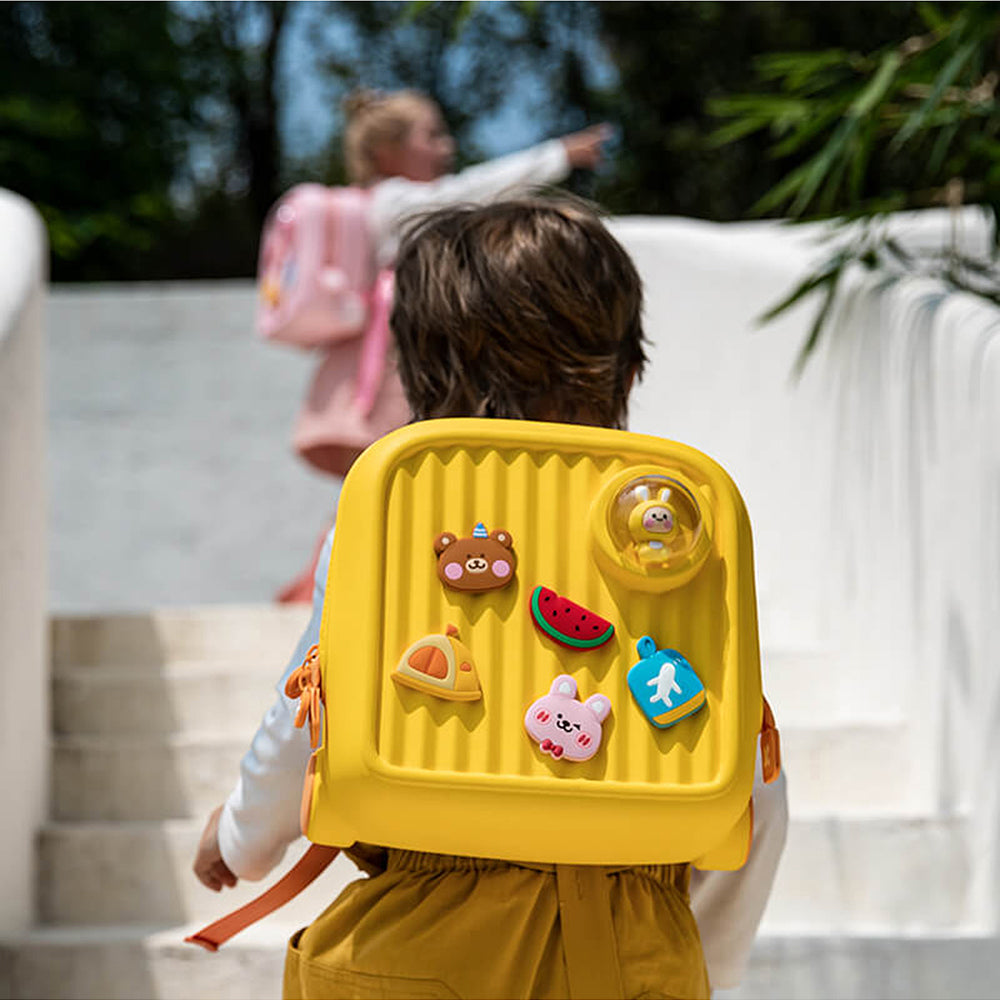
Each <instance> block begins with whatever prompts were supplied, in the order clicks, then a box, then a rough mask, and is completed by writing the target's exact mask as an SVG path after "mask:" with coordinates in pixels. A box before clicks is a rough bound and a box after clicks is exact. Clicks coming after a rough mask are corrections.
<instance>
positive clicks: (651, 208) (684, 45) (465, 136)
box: [0, 0, 1000, 281]
mask: <svg viewBox="0 0 1000 1000" xmlns="http://www.w3.org/2000/svg"><path fill="white" fill-rule="evenodd" d="M997 6H998V5H996V4H941V5H938V6H937V7H931V6H930V5H927V4H914V3H784V2H774V3H711V2H709V3H632V2H618V3H600V2H579V3H524V2H522V3H516V2H510V3H507V2H496V3H480V4H468V3H407V2H383V3H369V2H359V3H340V2H314V3H303V2H298V3H286V2H275V3H265V2H253V0H245V2H233V3H192V2H176V3H131V2H121V3H62V2H48V3H40V2H12V3H4V4H0V186H3V187H7V188H10V189H12V190H14V191H17V192H18V193H20V194H22V195H24V196H25V197H27V198H29V199H30V200H32V201H33V202H34V203H35V204H36V205H37V206H38V208H39V209H40V211H41V212H42V214H43V216H44V217H45V220H46V222H47V224H48V227H49V233H50V240H51V245H52V276H53V278H54V279H55V280H57V281H79V280H131V279H173V278H220V277H236V276H241V277H242V276H249V275H251V274H252V273H253V271H254V263H255V256H256V244H257V237H258V234H259V231H260V226H261V222H262V220H263V217H264V215H265V213H266V211H267V209H268V207H269V205H270V204H271V203H272V202H273V201H274V199H275V198H276V197H277V196H278V195H279V194H280V193H281V192H282V191H283V190H285V189H286V188H287V187H289V186H290V185H291V184H293V183H296V182H298V181H301V180H321V181H325V182H327V183H337V182H340V181H342V180H343V168H342V161H341V156H340V116H339V110H338V109H339V101H340V99H341V97H342V96H343V95H344V94H345V93H346V92H347V91H349V90H350V89H351V88H353V87H354V86H357V85H358V84H364V85H366V86H373V87H381V88H386V89H389V88H394V87H399V86H412V87H416V88H419V89H421V90H424V91H426V92H427V93H429V94H431V95H432V96H433V97H434V98H435V99H436V100H437V101H438V102H439V103H440V105H441V106H442V108H443V110H444V112H445V115H446V118H447V120H448V122H449V124H450V125H451V127H452V129H453V130H454V133H455V136H456V139H457V141H458V146H459V162H460V165H461V164H464V163H469V162H473V161H475V160H477V159H481V158H483V157H484V156H487V155H496V154H498V153H502V152H507V151H511V150H512V149H514V148H518V147H519V146H524V145H527V144H529V143H531V142H535V141H538V140H540V139H543V138H546V137H548V136H552V135H557V134H560V133H563V132H565V131H568V130H570V129H575V128H578V127H581V126H583V125H585V124H587V123H590V122H594V121H601V120H607V121H610V122H612V123H614V124H615V125H616V126H618V130H619V137H618V140H617V142H616V143H615V144H614V148H613V150H612V154H613V155H612V160H611V162H610V163H609V164H608V167H607V169H605V170H603V171H602V172H601V173H599V174H598V175H597V176H596V177H590V178H587V177H578V178H574V179H572V180H571V182H570V183H571V186H575V187H576V188H577V190H579V191H581V192H582V193H584V194H586V195H588V196H590V197H593V198H596V199H597V200H599V201H601V202H602V203H603V204H605V205H606V206H607V207H608V208H609V209H611V210H612V211H614V212H618V213H643V214H666V215H687V216H695V217H700V218H705V219H715V220H732V219H738V218H744V217H747V216H748V215H750V214H752V213H753V212H754V211H755V210H756V211H757V212H758V214H764V215H776V214H788V212H789V210H790V209H791V210H793V213H792V214H796V213H797V214H800V215H809V214H813V215H823V214H826V215H830V214H842V213H851V212H854V211H856V210H857V208H858V206H859V205H862V204H863V203H868V204H870V205H871V206H875V207H877V206H878V205H881V204H888V202H886V201H885V198H886V197H887V195H886V192H887V191H888V192H889V193H890V194H891V192H892V191H895V190H897V189H899V190H902V191H910V190H916V189H917V187H918V186H921V185H922V187H921V190H924V191H925V193H926V188H927V185H926V184H923V182H922V180H921V178H920V177H918V176H917V173H918V171H916V170H915V168H914V166H912V164H911V166H910V167H906V166H905V164H906V162H907V161H906V158H905V157H904V158H903V159H899V158H897V159H895V160H893V159H892V158H891V157H881V156H880V155H879V147H878V143H879V142H880V141H882V136H881V135H880V134H877V130H876V132H873V133H871V134H870V135H869V131H867V130H862V132H861V133H859V134H861V135H863V136H868V138H867V139H866V146H865V149H866V150H867V152H866V154H865V160H864V162H863V163H861V164H859V165H858V166H855V167H854V168H851V167H850V164H847V165H846V166H845V167H844V168H843V169H844V173H842V175H841V177H842V179H843V178H847V180H846V181H843V183H841V182H840V181H838V183H837V184H836V185H833V186H830V185H827V184H820V186H819V187H818V188H817V190H816V191H815V192H814V194H815V195H816V197H815V198H805V199H804V200H803V197H804V196H803V194H802V191H803V188H802V186H801V184H800V186H799V187H798V188H794V187H793V188H789V187H787V186H786V188H785V190H784V196H782V195H781V188H780V185H781V183H782V182H783V181H784V182H786V185H787V180H786V179H787V178H789V177H790V176H799V177H800V180H801V178H802V176H803V170H805V171H806V172H808V170H810V169H812V174H809V176H813V175H814V174H815V173H816V172H817V168H816V167H815V160H816V156H817V149H820V150H822V149H823V148H825V147H826V145H827V144H828V143H829V141H830V140H831V138H833V137H835V134H836V132H837V126H838V124H839V123H840V122H841V121H844V120H847V119H849V118H850V114H848V113H847V112H846V111H845V108H848V109H849V108H851V107H855V106H856V105H854V104H852V103H851V102H852V101H853V100H854V99H855V98H856V97H857V95H858V93H860V92H861V91H863V90H864V88H865V87H867V86H868V85H869V84H870V83H871V80H872V79H873V78H874V76H876V75H877V74H878V72H879V70H880V69H883V68H884V63H883V62H882V57H881V56H879V55H878V54H879V53H883V54H884V53H886V52H897V53H898V52H899V51H900V46H902V45H905V44H906V42H907V40H908V39H911V38H915V37H923V38H927V37H931V38H933V39H935V40H942V39H945V40H947V39H948V38H951V40H952V43H953V44H951V43H949V44H948V45H945V44H943V43H942V48H941V49H940V51H941V52H943V53H944V54H943V56H942V57H941V59H940V60H939V61H938V62H937V63H935V67H936V69H934V72H931V70H930V69H928V70H927V73H926V74H925V75H929V76H928V79H929V82H925V81H924V80H923V78H921V79H915V78H913V77H912V76H911V77H905V78H904V77H899V83H900V87H899V89H898V90H895V91H890V92H889V96H890V97H891V96H892V95H893V94H896V95H897V96H898V95H899V94H901V93H904V91H905V87H907V86H909V87H911V88H914V87H915V88H916V90H912V89H911V91H910V92H909V93H910V95H911V97H913V100H914V101H915V102H916V103H915V104H914V107H913V110H914V111H917V110H919V109H920V108H921V107H923V106H924V105H925V104H926V103H927V101H928V99H929V98H930V97H932V96H933V91H934V88H935V86H936V83H935V81H936V80H937V79H938V75H940V74H939V73H938V71H939V70H941V69H942V67H944V68H946V69H947V74H945V76H946V77H947V79H945V80H944V82H943V83H942V84H941V87H942V90H941V92H940V93H939V94H937V101H938V102H939V103H940V101H941V100H942V99H946V98H947V96H948V93H950V91H948V90H947V88H948V87H951V88H952V90H954V89H955V87H958V86H960V85H964V84H963V81H965V80H966V79H968V80H970V81H973V83H974V82H975V80H979V79H981V78H982V77H983V76H984V74H986V73H988V71H989V70H990V67H988V66H985V65H984V63H983V59H984V58H987V59H988V57H989V56H990V54H991V55H992V59H993V60H994V61H995V59H996V38H995V35H994V36H992V37H989V38H986V36H985V35H983V32H984V31H988V30H992V29H990V28H989V27H988V25H987V21H989V18H988V17H986V15H985V14H984V15H983V16H982V17H980V19H979V21H977V22H976V23H975V24H973V25H972V27H971V28H970V27H969V26H968V25H967V26H966V29H963V30H965V31H966V34H964V35H960V36H955V35H953V33H951V32H950V29H949V30H945V28H944V27H942V25H948V24H951V23H952V22H953V21H954V20H955V18H956V17H957V16H958V15H959V14H960V13H961V12H962V11H965V10H973V11H979V12H983V11H985V12H986V13H987V14H989V15H990V16H993V17H995V15H996V13H997ZM935 18H936V19H937V25H938V26H937V27H935V26H934V19H935ZM989 23H990V24H992V22H989ZM970 31H978V32H979V34H978V35H975V37H976V38H979V40H980V43H979V45H978V48H976V50H975V53H973V55H974V56H975V59H973V57H972V56H970V54H969V41H970V38H972V37H973V35H970V34H969V32H970ZM929 48H931V49H932V48H934V46H933V45H931V46H929ZM829 50H834V51H835V52H837V53H839V54H840V55H839V61H838V59H834V60H833V63H835V64H836V66H837V67H839V72H840V76H838V77H836V79H833V80H832V81H831V77H830V67H831V65H832V63H831V61H830V59H827V61H826V62H824V61H823V60H822V59H820V60H819V61H818V62H816V61H815V60H814V63H815V66H814V73H813V75H812V76H810V75H809V74H808V73H806V72H805V70H804V69H803V66H804V64H803V63H801V62H800V63H798V64H796V63H795V62H794V60H793V61H792V63H788V62H787V61H786V62H785V63H781V62H780V61H779V62H778V63H775V61H774V59H773V56H774V54H775V53H788V52H795V53H798V54H799V55H798V58H799V59H800V60H801V59H803V58H804V57H805V54H808V53H819V52H824V51H829ZM921 51H923V50H921ZM956 51H958V52H961V53H965V55H964V56H963V57H962V59H959V57H958V56H955V55H954V53H955V52H956ZM873 53H874V55H872V54H873ZM984 53H985V54H986V55H984ZM865 59H868V60H869V62H867V63H865V62H864V60H865ZM769 60H770V61H769ZM963 60H964V61H963ZM970 60H971V61H970ZM977 60H978V61H977ZM904 62H905V60H904ZM912 65H913V61H912V60H911V61H910V63H909V66H911V67H912ZM796 67H798V68H796ZM918 69H919V66H918ZM935 74H938V75H935ZM977 74H978V75H977ZM904 75H905V74H904ZM970 85H971V84H970ZM921 86H922V87H924V89H923V90H922V91H921V90H920V89H919V88H920V87H921ZM824 87H825V88H826V89H825V90H824ZM852 88H853V89H852ZM782 94H784V95H785V97H790V98H793V99H794V103H789V102H787V101H786V103H785V104H784V105H781V104H780V102H779V103H777V104H776V103H774V101H773V100H772V102H771V103H770V104H767V103H761V100H762V99H764V98H768V97H771V98H773V97H774V95H779V96H780V95H782ZM831 94H834V97H833V103H830V99H831ZM741 95H742V97H743V99H744V103H743V104H740V102H739V100H740V97H741ZM748 95H749V103H747V102H746V99H747V97H748ZM852 95H853V97H852ZM914 95H915V96H914ZM754 96H755V97H756V99H757V103H756V104H754V103H753V101H754ZM822 100H826V101H827V103H826V104H825V105H822V104H821V103H820V102H821V101H822ZM838 101H839V103H838ZM845 101H846V104H845V103H844V102H845ZM813 102H816V103H813ZM954 103H955V102H954V101H952V104H953V105H954ZM988 103H989V106H990V109H992V107H993V100H992V91H990V93H989V95H988ZM897 106H898V102H897ZM935 107H936V105H935ZM862 110H863V111H864V112H865V113H866V114H867V112H868V110H870V109H869V108H868V107H864V108H862ZM890 110H891V108H890ZM931 110H932V111H934V108H932V109H931ZM924 112H925V113H924V118H925V119H926V118H927V117H928V114H929V113H928V112H927V109H926V108H924ZM977 113H978V112H977ZM945 124H947V123H945ZM952 124H953V122H952ZM918 126H919V128H918V130H917V131H918V132H920V133H921V134H923V131H925V130H926V129H927V128H928V127H931V126H933V127H934V128H937V129H939V133H938V134H940V128H941V127H942V125H941V124H940V123H936V122H930V123H929V122H927V121H922V122H918ZM899 127H900V126H899V123H898V121H897V127H896V132H898V130H899ZM963 127H964V126H963V125H961V124H960V125H958V126H957V131H958V132H959V133H961V129H962V128H963ZM972 127H974V128H978V129H979V130H980V131H982V129H983V128H984V126H983V122H982V121H978V122H976V121H973V122H972ZM961 134H965V133H961ZM790 137H793V138H794V140H795V141H789V138H790ZM848 138H849V139H851V140H852V141H854V138H856V137H852V136H849V137H848ZM910 138H912V137H910ZM891 139H892V135H887V136H886V137H885V142H886V144H887V145H888V143H889V142H890V141H891ZM953 141H954V135H952V137H951V139H949V140H947V141H945V142H944V145H945V152H946V150H947V149H948V148H951V145H950V143H953ZM990 141H992V138H990ZM782 143H783V145H782ZM939 144H940V141H939ZM851 148H854V147H851ZM998 148H1000V147H998ZM904 152H908V151H907V150H904ZM945 152H941V154H940V163H939V164H938V166H939V168H940V170H939V172H941V171H944V172H945V173H947V171H948V170H949V169H951V167H952V166H953V165H952V164H949V162H948V158H947V156H946V155H945ZM914 153H915V156H913V157H911V161H912V163H917V161H918V160H922V161H923V162H924V163H926V160H927V159H928V158H929V155H930V154H929V153H928V152H927V151H925V150H922V149H920V148H917V149H915V150H914ZM931 153H933V148H932V149H931ZM980 153H981V150H980ZM852 155H853V154H852ZM900 163H903V164H904V166H903V167H901V166H900ZM810 164H812V165H813V166H812V167H810ZM827 165H828V166H830V165H831V164H827ZM832 166H833V167H836V166H837V162H835V161H834V162H832ZM796 171H798V172H799V173H798V174H796ZM821 180H822V178H821ZM932 186H933V185H932ZM776 190H777V191H778V196H775V194H774V192H775V191H776ZM769 192H771V194H770V196H768V193H769ZM766 196H767V197H766ZM879 199H882V200H881V201H880V200H879ZM890 201H891V204H892V207H897V208H898V207H906V199H905V198H904V199H903V200H902V202H901V201H900V200H899V199H898V198H897V199H895V200H894V201H893V200H891V199H890Z"/></svg>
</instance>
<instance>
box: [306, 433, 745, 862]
mask: <svg viewBox="0 0 1000 1000" xmlns="http://www.w3.org/2000/svg"><path fill="white" fill-rule="evenodd" d="M654 472H656V473H666V474H668V475H674V476H676V477H678V478H679V479H680V480H682V481H683V482H684V483H687V484H690V486H691V490H692V492H693V494H694V495H696V496H697V498H698V501H699V503H700V504H701V505H702V506H703V508H704V510H705V511H706V513H707V514H708V515H709V522H708V523H709V524H710V527H711V544H710V546H709V548H708V550H707V553H706V555H705V557H704V563H703V564H702V565H701V567H700V568H699V569H698V570H697V572H696V573H694V575H692V576H690V578H687V579H686V580H685V581H684V582H682V583H681V584H680V585H678V586H675V587H673V588H672V589H667V590H662V591H655V590H650V589H649V588H648V587H646V586H645V585H642V586H638V587H634V586H630V584H629V580H628V577H627V574H626V575H624V576H623V575H622V574H621V573H614V572H610V571H609V570H608V567H607V566H605V565H603V564H602V562H601V560H600V559H599V558H598V554H597V544H596V541H595V537H596V536H595V530H594V525H595V524H599V523H600V518H601V517H602V516H603V513H602V511H603V506H602V505H603V504H604V502H605V500H604V498H605V497H606V496H607V490H608V484H609V483H610V484H612V485H613V484H616V483H619V482H625V481H627V480H629V478H630V477H632V476H635V475H646V474H651V473H654ZM595 512H596V513H595ZM595 518H596V519H597V520H595ZM478 522H483V523H484V524H485V525H486V526H487V527H488V529H489V530H494V529H500V528H502V529H504V530H505V531H507V532H509V533H510V535H511V536H512V537H513V545H514V550H515V552H516V554H517V568H516V576H515V579H514V581H513V583H511V584H510V585H509V586H507V587H504V588H502V589H497V590H490V591H487V592H483V593H460V592H456V591H455V590H451V589H448V588H446V587H444V586H443V585H442V582H441V580H440V579H439V578H438V576H437V556H436V555H435V552H434V547H433V545H434V540H435V538H436V536H438V535H439V534H440V533H441V532H445V531H448V532H453V533H456V534H458V535H461V536H464V535H467V534H470V533H471V529H472V527H473V526H474V525H476V524H477V523H478ZM538 586H544V587H548V588H551V589H552V590H554V591H556V592H557V593H558V594H560V595H565V596H567V597H569V598H571V599H572V600H573V601H574V602H578V603H579V604H580V605H582V606H584V607H585V608H587V609H589V610H591V611H592V612H594V613H595V614H596V615H599V616H601V617H602V618H603V619H606V620H607V621H610V622H612V623H613V624H614V626H615V634H614V636H613V637H612V639H611V641H609V642H606V643H604V644H603V645H601V646H599V647H597V648H584V649H579V648H577V649H574V648H570V647H568V646H566V645H563V644H562V643H560V642H556V641H553V640H552V638H551V637H549V636H548V635H545V634H543V633H542V632H541V631H539V629H538V628H537V627H536V626H535V624H534V622H533V621H532V615H531V612H530V609H529V603H530V597H531V594H532V592H533V590H534V589H535V588H536V587H538ZM448 625H453V626H455V627H456V628H457V629H458V632H459V634H460V636H461V642H462V643H463V644H464V646H465V647H468V650H469V651H471V655H472V657H473V659H474V662H475V671H476V672H477V674H478V679H479V681H480V683H481V687H482V697H481V699H479V700H475V701H457V700H447V701H446V700H443V699H441V698H438V697H434V696H432V695H429V694H427V693H425V692H423V691H420V690H411V689H410V688H408V687H404V686H402V685H400V684H398V683H394V681H393V679H392V674H393V671H394V670H395V669H396V667H397V665H398V664H399V662H400V657H401V656H402V654H403V652H404V651H405V650H407V649H408V648H409V647H410V646H411V644H413V643H414V642H415V641H416V640H418V639H420V638H421V637H422V636H425V635H428V634H431V633H443V632H445V630H446V628H447V626H448ZM646 635H649V636H652V637H653V638H654V639H655V641H656V643H657V645H658V646H660V647H670V648H672V649H677V650H680V651H681V652H682V653H683V654H684V656H685V657H686V658H687V659H688V660H689V661H690V663H691V665H692V666H693V667H694V669H695V670H696V671H697V674H698V676H699V677H700V679H701V681H702V682H703V684H704V687H705V694H706V699H705V705H704V707H703V708H702V709H700V710H699V711H697V712H696V713H695V714H693V715H690V716H689V717H687V718H684V719H683V720H682V721H680V722H678V723H677V724H676V725H673V726H671V727H670V728H667V729H657V728H655V727H654V726H652V725H651V724H650V723H649V722H648V721H647V719H646V717H645V716H644V715H643V713H642V712H641V711H640V710H639V709H638V707H637V706H636V704H635V703H634V702H633V701H632V697H631V695H630V693H629V688H628V683H627V679H626V678H627V674H628V671H629V668H630V667H631V666H632V665H633V664H634V663H635V662H636V661H637V659H639V657H638V655H637V652H636V647H637V644H638V642H639V640H640V639H641V638H642V637H643V636H646ZM320 656H321V662H322V667H323V684H324V696H325V705H326V711H325V723H324V727H325V728H324V743H323V746H322V747H321V749H320V750H319V751H317V754H316V757H315V767H314V779H313V782H312V787H311V800H310V803H309V815H308V830H307V833H308V836H309V837H310V839H312V840H314V841H316V842H318V843H324V844H331V845H335V846H344V845H348V844H351V843H353V842H355V841H358V840H360V841H365V842H370V843H378V844H383V845H387V846H393V847H401V848H410V849H416V850H427V851H437V852H444V853H457V854H467V855H480V856H489V857H500V858H510V859H516V860H523V861H536V862H538V861H543V862H557V863H567V864H644V863H666V862H677V861H698V862H699V866H706V867H707V866H711V867H718V868H736V867H739V865H741V864H742V863H743V860H744V859H745V857H746V853H747V849H748V846H749V839H750V835H751V817H750V813H749V808H748V804H749V801H750V795H751V791H752V786H753V772H754V759H755V752H756V739H757V734H758V731H759V729H760V723H761V684H760V661H759V650H758V639H757V616H756V597H755V592H754V574H753V555H752V542H751V533H750V525H749V520H748V518H747V514H746V510H745V508H744V506H743V502H742V500H741V498H740V495H739V493H738V491H737V490H736V487H735V485H734V484H733V482H732V480H731V479H730V478H729V477H728V476H727V475H726V473H725V472H724V471H723V470H722V469H721V468H720V467H719V466H718V465H716V464H715V463H714V462H712V461H711V460H710V459H708V458H707V457H706V456H704V455H702V454H701V453H699V452H697V451H695V450H694V449H691V448H687V447H685V446H683V445H679V444H675V443H672V442H667V441H663V440H660V439H657V438H652V437H646V436H642V435H636V434H630V433H627V432H624V431H613V430H605V429H595V428H582V427H574V426H568V425H560V424H542V423H534V422H528V421H501V420H439V421H425V422H422V423H419V424H415V425H412V426H410V427H407V428H404V429H402V430H400V431H397V432H394V433H393V434H390V435H388V436H387V437H385V438H383V439H382V440H380V441H379V442H376V444H375V445H373V446H372V447H371V448H370V449H368V451H366V452H365V454H364V455H363V456H362V457H361V458H360V459H359V460H358V461H357V462H356V463H355V465H354V467H353V468H352V470H351V472H350V474H349V475H348V478H347V480H346V482H345V484H344V487H343V491H342V493H341V497H340V501H339V504H338V515H337V531H336V535H335V538H334V551H333V557H332V559H331V565H330V575H329V579H328V583H327V600H326V605H325V607H324V613H323V625H322V632H321V640H320ZM562 674H566V675H569V676H571V677H572V678H573V680H574V681H575V682H576V684H577V686H578V688H579V698H580V700H581V701H584V700H585V699H587V698H588V697H590V696H592V695H595V694H599V695H602V696H604V697H605V698H607V699H609V700H610V701H611V704H612V710H611V714H610V716H609V717H608V718H607V720H606V721H605V722H604V724H603V739H602V742H601V745H600V748H599V750H598V752H597V753H596V754H594V756H593V757H592V758H591V759H589V760H584V761H580V762H573V761H570V760H568V759H566V760H558V759H553V758H552V757H551V756H549V755H547V754H545V753H542V752H541V751H540V749H539V745H538V744H537V743H535V742H533V741H532V740H531V739H529V737H528V735H527V734H526V732H525V712H526V710H527V708H528V706H529V705H531V704H532V703H533V702H534V701H535V700H536V699H538V698H539V697H540V696H542V695H544V694H545V693H546V692H547V691H548V690H549V687H550V685H551V684H552V683H553V679H554V678H556V677H557V676H558V675H562Z"/></svg>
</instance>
